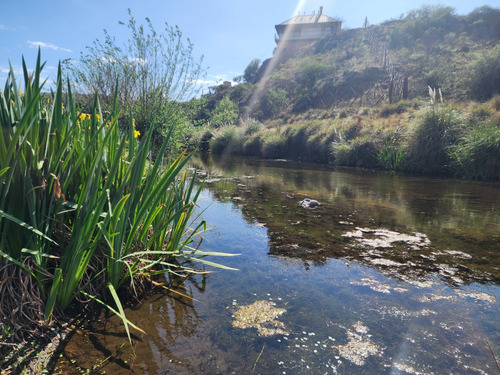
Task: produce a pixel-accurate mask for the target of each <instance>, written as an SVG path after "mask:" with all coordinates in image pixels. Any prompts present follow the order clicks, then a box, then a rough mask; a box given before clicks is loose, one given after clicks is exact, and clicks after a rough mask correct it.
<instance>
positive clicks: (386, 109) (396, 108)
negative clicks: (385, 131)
mask: <svg viewBox="0 0 500 375" xmlns="http://www.w3.org/2000/svg"><path fill="white" fill-rule="evenodd" d="M409 106H410V103H409V102H408V101H407V100H401V101H399V102H397V103H394V104H387V105H385V106H383V107H382V109H381V110H380V116H381V117H389V116H391V115H393V114H400V113H403V112H406V111H407V109H408V107H409Z"/></svg>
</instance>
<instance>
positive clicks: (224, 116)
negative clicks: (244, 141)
mask: <svg viewBox="0 0 500 375" xmlns="http://www.w3.org/2000/svg"><path fill="white" fill-rule="evenodd" d="M237 119H238V106H237V105H236V104H235V103H234V102H233V101H232V100H231V99H229V95H226V96H224V97H223V98H222V99H221V101H220V102H219V103H217V105H216V106H215V109H214V110H213V111H212V114H211V116H210V122H211V123H212V125H213V126H215V127H216V128H218V127H221V126H228V125H234V124H235V123H236V120H237Z"/></svg>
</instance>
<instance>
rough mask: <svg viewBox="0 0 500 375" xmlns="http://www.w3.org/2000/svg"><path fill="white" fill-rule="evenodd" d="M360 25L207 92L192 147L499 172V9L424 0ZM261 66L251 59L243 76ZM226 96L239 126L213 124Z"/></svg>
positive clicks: (476, 174) (490, 176)
mask: <svg viewBox="0 0 500 375" xmlns="http://www.w3.org/2000/svg"><path fill="white" fill-rule="evenodd" d="M365 26H366V27H363V28H359V29H351V30H343V31H342V32H341V33H339V34H337V35H335V36H330V37H326V38H324V39H321V40H319V41H317V42H313V43H311V44H310V45H309V46H306V47H303V48H301V49H299V50H296V51H295V53H294V54H289V53H287V54H283V55H281V54H280V53H279V50H278V52H277V53H276V54H275V56H274V57H273V58H272V59H273V62H272V64H271V62H270V61H269V60H268V61H265V62H264V63H263V64H262V66H261V68H260V70H259V71H258V72H256V73H255V74H253V73H252V74H249V75H245V76H246V77H247V78H245V80H244V81H245V83H240V84H238V85H237V86H231V85H228V84H224V85H220V86H217V87H214V88H212V92H211V93H210V94H209V95H206V96H204V97H203V98H201V99H199V100H197V102H198V103H202V105H201V106H200V107H199V109H200V110H199V111H198V112H197V113H193V115H192V116H193V118H197V120H200V118H202V119H201V121H200V122H199V124H204V126H201V127H199V128H198V129H196V130H197V131H195V133H193V137H192V138H191V139H192V143H193V144H198V143H199V142H201V144H202V148H205V149H207V148H211V149H212V151H213V152H219V153H224V152H225V153H237V154H241V155H251V156H258V157H265V158H290V159H295V160H304V161H314V162H321V163H330V164H334V165H343V166H354V167H362V168H380V169H387V170H398V171H408V172H412V173H425V174H440V175H449V176H453V175H454V176H457V177H467V178H475V179H484V180H498V179H500V141H499V134H500V113H499V103H500V43H499V40H500V10H499V9H494V8H490V7H486V6H485V7H480V8H477V9H476V10H474V11H473V12H471V13H470V14H468V15H465V16H459V15H457V14H455V12H454V10H453V8H450V7H442V6H425V7H422V8H420V9H417V10H414V11H411V12H409V13H408V14H407V15H406V16H405V17H402V18H400V19H397V20H390V21H387V22H384V23H382V24H381V25H372V26H368V22H365ZM291 55H293V56H294V57H290V56H291ZM270 66H274V68H273V69H271V70H270V71H268V72H267V73H268V74H267V75H266V76H264V71H265V69H269V67H270ZM254 68H255V60H254V61H252V62H251V63H250V64H249V66H248V67H247V69H246V70H245V72H246V73H247V72H254ZM228 100H231V101H232V102H233V103H234V104H235V106H236V107H234V106H231V105H228V103H227V101H228ZM221 101H224V102H225V104H224V108H226V109H225V111H226V112H227V114H228V115H230V114H234V111H235V109H234V108H237V111H238V115H239V117H238V121H237V123H236V124H235V125H230V126H229V127H228V126H223V127H221V126H220V124H219V123H220V122H218V121H216V122H214V121H213V120H214V118H218V117H220V115H221V112H220V110H221V107H220V106H219V104H218V103H220V102H221ZM216 108H217V110H216ZM227 124H228V123H227ZM256 124H258V126H257V125H256Z"/></svg>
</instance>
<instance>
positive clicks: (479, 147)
mask: <svg viewBox="0 0 500 375" xmlns="http://www.w3.org/2000/svg"><path fill="white" fill-rule="evenodd" d="M449 155H450V158H451V160H452V166H453V169H454V172H455V174H456V175H457V176H460V177H467V178H472V179H477V180H492V181H498V180H499V179H500V128H499V127H498V126H488V125H483V126H477V127H475V128H473V129H472V130H471V131H470V133H468V134H467V135H466V136H465V137H464V138H463V139H462V141H461V142H460V143H459V144H458V145H455V146H452V147H450V149H449Z"/></svg>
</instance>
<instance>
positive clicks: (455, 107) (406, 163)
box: [193, 96, 500, 181]
mask: <svg viewBox="0 0 500 375" xmlns="http://www.w3.org/2000/svg"><path fill="white" fill-rule="evenodd" d="M193 143H198V144H200V145H201V146H200V148H201V149H204V150H210V151H211V152H213V153H214V154H230V155H242V156H256V157H261V158H265V159H290V160H296V161H308V162H314V163H320V164H331V165H335V166H348V167H359V168H369V169H379V170H388V171H400V172H409V173H414V174H424V175H439V176H454V177H457V178H465V179H474V180H482V181H498V180H499V179H500V96H495V97H494V98H493V99H491V100H490V101H488V102H486V103H478V102H468V103H434V104H429V101H428V100H426V99H416V100H412V101H401V102H399V103H395V104H390V105H386V106H383V107H380V108H371V107H366V108H352V107H351V108H343V109H338V110H310V111H309V112H306V113H304V114H300V115H293V116H287V117H284V118H280V119H276V120H271V121H267V122H265V123H260V122H258V121H256V120H253V119H247V120H245V121H241V122H240V124H239V125H234V126H223V127H220V128H217V129H211V128H205V129H201V130H200V131H198V133H197V134H196V136H195V137H194V138H193Z"/></svg>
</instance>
